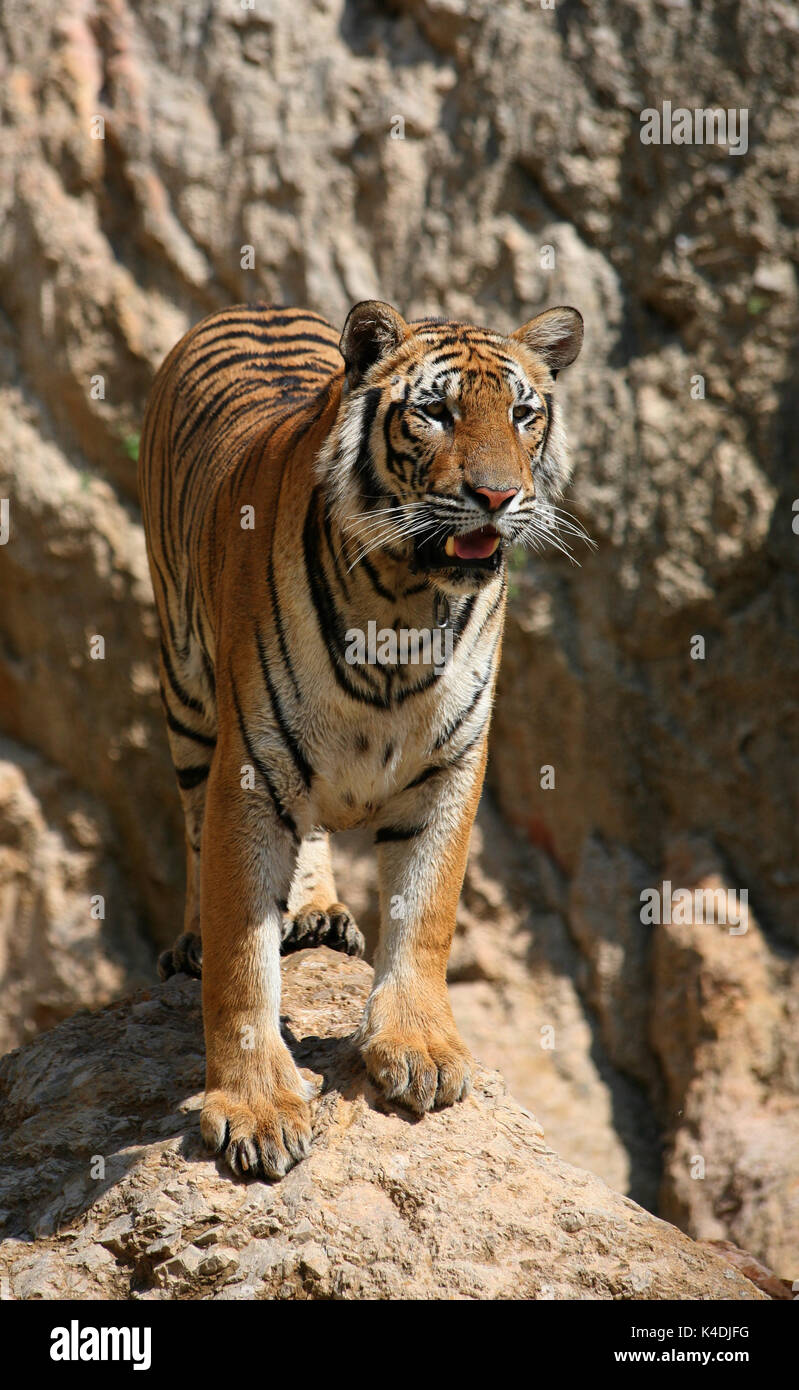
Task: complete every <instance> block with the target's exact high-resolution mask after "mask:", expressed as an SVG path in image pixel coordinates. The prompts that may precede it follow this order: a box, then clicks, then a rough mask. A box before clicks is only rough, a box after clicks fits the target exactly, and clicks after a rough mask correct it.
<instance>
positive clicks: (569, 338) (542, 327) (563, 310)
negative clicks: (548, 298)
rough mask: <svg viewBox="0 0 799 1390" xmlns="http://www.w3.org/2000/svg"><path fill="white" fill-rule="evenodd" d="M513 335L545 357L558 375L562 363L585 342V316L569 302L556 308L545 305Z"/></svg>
mask: <svg viewBox="0 0 799 1390" xmlns="http://www.w3.org/2000/svg"><path fill="white" fill-rule="evenodd" d="M510 336H511V337H512V338H517V339H518V341H519V342H520V343H524V344H525V346H526V347H529V348H530V349H531V350H532V351H533V352H535V353H537V354H538V356H539V357H543V359H544V361H545V362H546V364H547V366H548V367H549V370H550V371H551V373H552V375H553V376H557V374H558V372H559V371H560V370H561V368H562V367H568V366H569V365H570V364H571V363H572V362H573V361H574V359H575V357H576V356H577V354H578V353H579V351H580V348H581V347H582V345H583V316H582V314H578V312H577V310H576V309H572V308H570V306H569V305H568V304H559V305H558V306H557V308H555V309H545V310H544V312H543V314H539V315H538V316H537V318H534V319H530V322H529V323H525V324H524V325H523V326H522V327H521V328H517V329H516V332H515V333H511V335H510Z"/></svg>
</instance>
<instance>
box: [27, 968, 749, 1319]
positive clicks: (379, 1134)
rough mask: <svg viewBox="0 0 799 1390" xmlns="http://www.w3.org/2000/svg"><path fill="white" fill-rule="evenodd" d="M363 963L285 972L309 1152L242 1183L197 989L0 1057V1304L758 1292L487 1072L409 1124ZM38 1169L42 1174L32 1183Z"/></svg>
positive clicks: (177, 988) (116, 1012) (182, 981)
mask: <svg viewBox="0 0 799 1390" xmlns="http://www.w3.org/2000/svg"><path fill="white" fill-rule="evenodd" d="M370 980H371V970H370V968H369V966H367V965H366V964H365V963H363V962H361V961H353V960H350V959H347V958H342V957H341V956H338V955H336V954H334V953H332V952H330V951H327V950H326V949H325V948H319V949H318V950H316V951H313V952H311V951H303V952H299V953H298V954H297V955H295V956H292V957H290V958H289V959H288V960H287V961H286V962H285V963H284V965H283V981H284V999H283V1013H284V1017H285V1029H286V1034H287V1036H288V1038H289V1039H290V1040H291V1045H292V1047H293V1049H294V1051H295V1055H296V1057H297V1059H298V1062H299V1064H300V1065H301V1067H302V1068H303V1070H304V1071H305V1073H306V1075H316V1076H318V1077H319V1078H320V1080H323V1085H324V1089H323V1091H322V1094H321V1095H320V1097H319V1098H318V1100H317V1101H316V1103H315V1106H316V1108H315V1120H314V1129H315V1139H314V1144H313V1149H312V1152H311V1155H310V1157H309V1158H308V1159H307V1160H306V1161H305V1162H304V1163H302V1164H300V1165H299V1166H298V1167H297V1168H295V1169H293V1170H292V1171H291V1172H290V1173H289V1175H288V1176H287V1177H286V1178H285V1179H284V1180H283V1181H282V1182H280V1183H277V1184H272V1185H270V1184H266V1183H260V1182H246V1181H235V1180H233V1179H230V1178H228V1177H226V1176H225V1175H224V1174H223V1173H222V1171H221V1169H220V1167H219V1165H218V1164H217V1163H216V1162H215V1161H214V1159H213V1158H211V1157H210V1156H209V1155H207V1154H206V1153H205V1152H204V1151H203V1148H202V1144H201V1141H200V1137H199V1129H198V1115H197V1110H198V1107H199V1105H200V1102H201V1095H200V1088H201V1086H202V1080H203V1055H202V1054H203V1049H202V1026H201V1016H200V987H199V984H198V983H197V982H196V981H193V980H188V979H186V978H181V977H175V978H173V979H172V980H170V981H169V982H168V983H167V984H165V985H162V986H158V987H156V988H154V989H152V990H150V991H148V992H144V993H142V994H139V995H137V996H133V997H132V998H131V999H127V1000H125V1001H123V1002H120V1003H117V1004H115V1005H111V1006H110V1007H108V1008H106V1009H105V1010H102V1011H100V1012H98V1013H94V1014H91V1015H82V1016H81V1017H79V1018H74V1019H70V1020H68V1021H67V1022H65V1023H61V1024H59V1025H58V1027H56V1028H54V1029H53V1030H51V1031H50V1032H49V1033H46V1034H44V1035H42V1036H41V1037H39V1038H38V1039H36V1040H35V1041H33V1042H31V1043H28V1044H27V1045H26V1046H25V1047H24V1048H22V1049H20V1050H19V1051H17V1052H13V1053H11V1054H10V1055H9V1056H7V1057H5V1058H4V1059H3V1060H2V1062H0V1104H1V1105H2V1108H3V1114H4V1127H3V1137H2V1141H0V1203H2V1207H3V1209H4V1211H5V1229H6V1231H7V1235H6V1238H5V1239H4V1240H3V1241H2V1243H1V1244H0V1262H2V1267H3V1269H4V1271H5V1275H6V1278H7V1280H8V1285H7V1287H8V1290H9V1292H10V1296H11V1297H12V1298H34V1297H48V1298H65V1297H78V1298H84V1299H86V1298H92V1299H94V1298H129V1297H134V1298H144V1299H147V1298H156V1299H160V1298H237V1297H242V1298H292V1299H296V1298H317V1299H329V1298H351V1299H355V1298H357V1299H369V1298H391V1299H400V1298H413V1299H428V1298H445V1299H451V1298H455V1299H464V1298H465V1299H489V1298H490V1299H494V1298H514V1299H518V1298H531V1299H532V1298H547V1299H553V1298H554V1299H564V1298H578V1299H610V1298H627V1299H664V1298H688V1299H748V1300H751V1299H757V1298H762V1297H764V1295H762V1294H760V1293H759V1292H758V1290H757V1289H756V1288H755V1287H754V1285H753V1284H752V1283H751V1282H750V1281H749V1280H748V1279H745V1278H744V1277H743V1276H742V1275H740V1274H738V1273H737V1271H736V1272H733V1277H732V1278H729V1277H728V1275H729V1273H730V1270H729V1266H725V1264H724V1263H723V1262H722V1261H720V1260H719V1259H717V1258H716V1257H715V1255H713V1254H709V1253H707V1252H706V1251H703V1250H700V1249H699V1247H697V1246H696V1245H694V1244H693V1242H692V1241H690V1240H689V1239H688V1238H687V1237H686V1236H683V1235H681V1234H680V1232H678V1231H677V1230H675V1229H674V1227H672V1226H669V1225H667V1224H665V1223H664V1222H662V1221H658V1220H657V1219H655V1218H654V1217H652V1216H650V1215H649V1214H648V1213H646V1212H645V1211H643V1210H642V1209H641V1208H640V1207H638V1206H636V1204H635V1203H634V1202H632V1201H630V1200H629V1199H628V1198H626V1197H622V1196H620V1195H619V1194H618V1193H615V1192H613V1191H612V1190H611V1189H610V1188H608V1187H606V1186H605V1184H604V1183H602V1182H601V1181H600V1180H599V1179H597V1178H595V1177H593V1176H591V1175H590V1174H589V1173H586V1172H581V1171H580V1170H578V1169H575V1168H572V1167H570V1166H569V1165H568V1164H566V1163H564V1162H563V1161H562V1160H560V1159H559V1158H558V1157H557V1155H556V1154H555V1153H553V1152H552V1150H551V1149H549V1148H547V1146H546V1145H545V1143H544V1142H543V1138H542V1131H541V1128H540V1125H539V1124H538V1122H537V1121H536V1120H535V1119H534V1118H533V1116H531V1115H530V1114H529V1112H528V1111H527V1110H525V1109H524V1108H523V1107H521V1106H520V1105H519V1104H518V1103H517V1102H516V1101H514V1100H512V1099H511V1098H510V1096H509V1095H508V1093H507V1090H506V1088H505V1086H504V1083H503V1082H502V1080H501V1078H500V1077H499V1076H498V1075H496V1074H495V1073H492V1072H488V1071H486V1070H484V1069H482V1068H480V1069H479V1070H478V1075H477V1080H476V1086H475V1090H474V1094H473V1095H472V1096H471V1097H470V1098H469V1099H468V1100H467V1101H465V1102H464V1103H463V1104H461V1105H458V1106H455V1107H453V1108H452V1109H449V1110H445V1111H441V1112H437V1113H434V1114H431V1115H429V1116H426V1117H425V1118H424V1119H422V1120H418V1119H412V1118H411V1117H409V1116H408V1115H406V1114H404V1113H401V1112H400V1111H398V1110H396V1109H395V1108H393V1107H391V1106H390V1105H388V1104H385V1103H383V1102H382V1101H381V1100H380V1099H379V1098H378V1096H377V1094H376V1093H375V1091H374V1089H373V1088H372V1087H371V1085H370V1083H369V1082H368V1080H367V1078H366V1075H365V1072H364V1069H363V1067H362V1065H361V1063H360V1059H359V1058H358V1056H357V1053H356V1052H355V1051H354V1049H353V1046H352V1043H351V1039H350V1036H349V1035H350V1034H351V1033H352V1031H353V1029H354V1027H355V1024H356V1022H357V1019H358V1017H359V1013H360V1010H361V1008H362V1006H363V1002H364V999H365V996H366V993H367V991H368V989H369V984H370ZM32 1173H35V1175H36V1181H35V1182H33V1181H32V1180H31V1174H32Z"/></svg>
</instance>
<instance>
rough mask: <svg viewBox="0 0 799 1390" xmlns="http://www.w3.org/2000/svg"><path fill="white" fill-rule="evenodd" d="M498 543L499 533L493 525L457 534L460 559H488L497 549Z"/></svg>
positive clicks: (457, 552)
mask: <svg viewBox="0 0 799 1390" xmlns="http://www.w3.org/2000/svg"><path fill="white" fill-rule="evenodd" d="M496 543H497V533H496V531H495V530H494V528H493V526H483V527H481V528H480V530H479V531H469V532H467V534H466V535H465V536H456V537H455V554H456V555H457V557H458V559H459V560H486V559H488V556H489V555H491V554H492V553H493V551H494V550H495V548H496Z"/></svg>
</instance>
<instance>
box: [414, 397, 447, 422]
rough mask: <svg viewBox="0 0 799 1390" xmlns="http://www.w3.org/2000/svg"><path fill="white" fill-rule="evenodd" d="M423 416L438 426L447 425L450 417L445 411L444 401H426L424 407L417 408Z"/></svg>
mask: <svg viewBox="0 0 799 1390" xmlns="http://www.w3.org/2000/svg"><path fill="white" fill-rule="evenodd" d="M419 409H420V410H421V412H422V414H423V415H427V416H429V418H430V419H431V420H437V421H438V422H439V423H440V424H442V425H446V424H449V423H450V421H451V420H452V416H451V414H450V412H449V410H448V409H447V406H446V404H445V402H444V401H427V403H426V404H425V405H422V406H420V407H419Z"/></svg>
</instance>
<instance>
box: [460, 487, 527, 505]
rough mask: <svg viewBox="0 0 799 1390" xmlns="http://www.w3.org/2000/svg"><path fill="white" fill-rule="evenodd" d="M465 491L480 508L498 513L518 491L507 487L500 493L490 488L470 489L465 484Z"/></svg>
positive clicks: (515, 488)
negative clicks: (469, 493) (474, 499)
mask: <svg viewBox="0 0 799 1390" xmlns="http://www.w3.org/2000/svg"><path fill="white" fill-rule="evenodd" d="M466 488H467V491H469V492H471V493H472V494H473V496H475V497H476V498H477V499H478V501H479V503H480V506H481V507H485V508H486V510H488V511H489V512H498V511H499V509H500V507H504V505H505V503H506V502H510V500H511V498H512V497H515V496H516V493H517V492H518V491H519V489H518V488H517V487H509V488H506V489H504V490H503V491H501V492H498V491H496V489H494V488H491V487H472V486H471V484H470V483H467V484H466Z"/></svg>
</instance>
